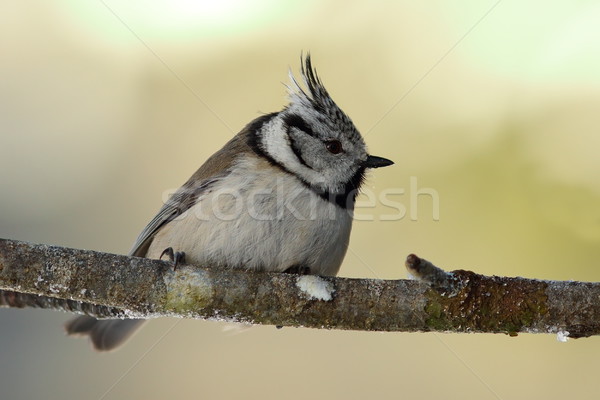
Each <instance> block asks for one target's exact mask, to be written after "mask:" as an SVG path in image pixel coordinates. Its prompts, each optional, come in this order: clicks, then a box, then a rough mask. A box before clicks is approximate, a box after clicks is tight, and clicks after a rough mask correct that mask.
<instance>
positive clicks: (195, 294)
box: [0, 239, 600, 337]
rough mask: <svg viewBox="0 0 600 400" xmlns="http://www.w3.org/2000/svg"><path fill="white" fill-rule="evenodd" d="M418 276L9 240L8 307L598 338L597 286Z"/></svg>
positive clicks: (429, 267)
mask: <svg viewBox="0 0 600 400" xmlns="http://www.w3.org/2000/svg"><path fill="white" fill-rule="evenodd" d="M406 267H407V268H408V270H409V272H411V274H413V275H414V276H416V277H417V278H418V279H420V280H374V279H348V278H333V277H317V276H313V275H305V276H298V275H291V274H279V273H262V272H247V271H240V270H231V269H223V268H219V269H217V268H203V267H202V268H201V267H196V266H181V267H177V269H176V270H173V268H172V267H171V264H170V263H167V262H164V261H160V260H150V259H145V258H138V257H128V256H122V255H115V254H107V253H99V252H94V251H87V250H77V249H70V248H64V247H56V246H47V245H38V244H29V243H25V242H19V241H15V240H7V239H0V306H4V307H37V308H47V309H54V310H63V311H69V312H77V313H84V314H88V315H92V316H95V317H99V318H108V317H114V318H125V317H127V318H156V317H185V318H201V319H217V320H227V321H236V322H248V323H253V324H271V325H280V326H305V327H313V328H326V329H351V330H367V331H403V332H416V331H443V332H490V333H508V334H511V335H516V334H517V333H518V332H531V333H557V332H558V333H560V334H561V335H569V336H571V337H582V336H591V335H597V334H599V333H600V301H598V299H600V284H598V283H587V282H572V281H569V282H560V281H542V280H535V279H524V278H506V277H496V276H492V277H489V276H483V275H479V274H475V273H473V272H470V271H453V272H445V271H443V270H441V269H439V268H437V267H435V266H434V265H433V264H431V263H429V262H428V261H426V260H423V259H421V258H419V257H417V256H415V255H410V256H409V257H408V258H407V261H406Z"/></svg>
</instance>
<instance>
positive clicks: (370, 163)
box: [363, 156, 394, 168]
mask: <svg viewBox="0 0 600 400" xmlns="http://www.w3.org/2000/svg"><path fill="white" fill-rule="evenodd" d="M393 164H394V162H393V161H392V160H388V159H387V158H383V157H377V156H369V157H367V160H366V161H365V162H363V166H364V167H367V168H381V167H387V166H388V165H393Z"/></svg>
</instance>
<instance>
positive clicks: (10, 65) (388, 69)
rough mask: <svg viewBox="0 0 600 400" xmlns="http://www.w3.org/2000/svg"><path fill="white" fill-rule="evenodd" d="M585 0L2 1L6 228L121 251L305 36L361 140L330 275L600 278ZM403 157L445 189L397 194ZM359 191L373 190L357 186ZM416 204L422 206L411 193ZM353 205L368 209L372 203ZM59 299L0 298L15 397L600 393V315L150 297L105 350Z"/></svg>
mask: <svg viewBox="0 0 600 400" xmlns="http://www.w3.org/2000/svg"><path fill="white" fill-rule="evenodd" d="M599 19H600V4H598V2H595V1H573V0H570V1H562V0H561V1H555V2H552V3H548V2H542V1H531V2H526V3H523V2H507V1H501V2H498V3H496V2H494V1H491V2H488V1H485V2H481V1H463V2H443V1H424V2H408V1H406V2H405V1H402V2H401V1H398V2H392V1H372V2H358V1H320V2H319V1H314V0H313V1H286V2H281V1H275V0H256V1H241V0H221V1H219V2H215V1H204V0H199V1H183V0H176V1H173V0H171V1H166V0H165V1H127V2H117V1H105V2H103V1H92V2H81V1H76V0H71V1H66V0H65V1H55V2H44V1H24V0H19V1H3V2H2V3H0V54H1V60H2V61H1V62H0V132H1V141H0V155H1V157H0V169H1V170H2V171H3V172H2V174H0V180H1V181H0V187H1V188H2V196H0V237H6V238H14V239H20V240H27V241H32V242H38V243H49V244H57V245H64V246H71V247H76V248H85V249H94V250H101V251H107V252H115V253H125V252H127V251H128V250H129V247H130V245H131V244H132V243H133V241H134V239H135V237H136V236H137V234H138V232H139V231H140V230H141V229H142V228H143V227H144V225H145V224H146V223H147V222H148V221H149V220H150V218H151V217H152V216H153V215H154V213H155V212H156V211H157V209H158V208H159V207H160V205H161V202H162V200H163V197H164V193H168V192H169V190H171V189H173V188H176V187H178V186H179V185H180V184H181V183H183V182H184V181H185V180H186V179H187V178H188V177H189V175H191V173H192V172H193V171H195V169H196V168H197V167H198V166H199V165H200V164H201V163H202V162H203V161H204V160H205V159H206V158H207V157H208V156H210V155H211V154H212V153H213V152H215V151H216V150H217V149H219V148H220V147H221V146H222V145H223V144H224V143H225V142H226V141H227V140H228V139H229V138H230V137H231V136H232V135H233V134H234V133H236V132H237V131H238V130H239V129H241V128H242V127H243V126H244V125H245V124H246V123H247V122H249V121H250V120H252V119H253V118H255V117H257V116H259V115H260V114H261V113H265V112H270V111H275V110H278V109H280V108H281V107H282V106H284V105H285V104H286V97H285V96H286V94H285V88H284V86H283V85H282V83H286V82H287V81H288V78H287V71H288V69H289V68H291V69H292V70H293V71H294V72H297V71H298V69H299V57H300V52H301V51H302V50H304V51H307V50H310V51H311V53H312V55H313V61H314V64H315V65H316V67H317V69H318V71H319V73H320V75H321V77H322V79H323V81H324V82H325V84H326V86H327V88H328V89H329V91H330V93H331V94H332V96H333V97H334V99H335V100H336V101H337V103H338V104H339V105H340V106H341V107H342V108H343V109H344V110H345V111H346V112H347V113H348V114H349V115H350V116H351V117H352V119H353V120H354V122H355V123H356V125H357V127H358V128H359V129H360V130H361V131H362V133H363V135H364V136H365V139H366V141H367V143H368V145H369V148H370V151H371V152H372V153H373V154H377V155H381V156H385V157H388V158H391V159H393V160H394V161H396V165H395V166H394V167H390V168H386V169H382V170H377V171H374V172H372V173H371V174H370V175H369V179H368V181H367V187H366V188H367V189H369V190H371V191H372V192H373V193H376V194H378V193H381V192H383V191H385V190H393V189H397V188H405V189H406V193H405V194H404V195H397V196H396V197H395V201H399V202H402V203H403V204H405V205H406V207H407V209H408V208H409V207H413V208H411V210H413V212H415V211H416V212H417V215H418V218H413V219H411V218H409V217H408V216H406V217H405V218H402V219H400V220H396V221H387V220H383V219H385V218H381V217H382V216H384V215H388V214H390V208H389V207H384V206H382V205H381V204H379V205H377V206H376V207H375V208H374V209H367V210H366V212H368V213H372V214H373V215H374V218H371V220H365V221H357V222H356V224H355V226H354V230H353V234H352V240H351V244H350V250H349V252H348V255H347V256H346V259H345V262H344V265H343V266H342V270H341V275H342V276H349V277H369V278H388V279H397V278H405V277H406V273H405V270H404V267H403V260H404V258H405V256H406V255H407V254H409V253H411V252H415V253H417V254H419V255H420V256H422V257H425V258H428V259H430V260H432V261H433V262H435V263H436V264H438V265H439V266H442V267H444V268H446V269H454V268H465V269H472V270H475V271H477V272H480V273H484V274H495V275H508V276H517V275H519V276H525V277H535V278H543V279H573V280H585V281H600V270H599V269H598V267H597V266H598V258H599V256H600V247H599V245H598V244H599V242H600V207H599V206H598V204H599V200H600V179H599V178H600V157H598V149H599V148H600V128H599V125H600V124H599V121H600V112H599V107H600V74H599V73H598V71H599V70H600V25H599V24H598V23H597V21H598V20H599ZM411 177H416V179H417V180H418V186H419V188H431V189H434V190H435V191H436V192H437V193H438V195H439V201H440V208H439V221H435V220H434V219H433V218H432V201H431V199H430V198H429V197H428V196H419V197H418V202H417V204H416V205H415V204H409V197H410V196H409V188H410V179H411ZM361 200H365V197H362V198H361ZM416 206H418V210H414V207H416ZM363 214H364V213H363ZM68 318H69V315H67V314H63V313H58V312H45V311H39V310H7V309H2V310H0V361H1V362H0V388H1V389H0V390H1V392H2V395H1V397H2V398H6V399H37V398H44V399H83V398H86V399H122V398H144V399H165V398H194V397H197V398H209V399H228V398H240V397H244V398H250V399H271V398H290V399H296V398H297V399H300V398H303V399H304V398H330V399H335V398H345V399H363V398H366V397H369V398H410V399H431V398H441V397H444V398H460V399H532V398H544V399H564V398H577V399H596V398H598V395H599V393H600V381H599V380H598V379H596V378H595V374H596V371H597V370H598V367H599V365H600V357H599V356H598V354H599V353H600V340H599V339H598V338H589V339H580V340H570V341H569V342H567V343H559V342H557V340H556V337H555V336H554V335H519V336H518V337H516V338H510V337H508V336H504V335H465V334H463V335H454V334H431V333H429V334H390V333H365V332H335V331H321V330H310V329H293V328H285V329H282V330H277V329H275V328H274V327H271V326H267V327H254V328H252V329H249V330H246V331H244V332H243V333H239V334H238V333H237V331H235V330H233V331H232V330H227V331H224V329H223V328H224V326H225V325H224V324H222V323H218V322H207V321H189V320H181V321H179V322H177V321H176V320H167V319H165V320H157V321H153V322H152V323H151V324H148V325H147V326H146V327H145V329H143V330H142V331H141V332H140V333H139V334H138V335H137V336H136V337H135V338H134V339H133V340H132V341H131V342H129V343H128V344H127V345H126V346H125V347H123V348H122V349H120V350H119V351H117V352H115V353H110V354H97V353H94V352H93V351H92V350H91V348H90V346H89V343H87V342H86V341H84V340H75V339H71V338H67V337H65V336H64V335H63V332H62V328H61V325H62V322H63V321H65V320H66V319H68Z"/></svg>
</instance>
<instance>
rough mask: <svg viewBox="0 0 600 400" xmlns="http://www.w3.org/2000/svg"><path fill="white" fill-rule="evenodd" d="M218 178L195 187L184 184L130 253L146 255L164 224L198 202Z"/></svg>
mask: <svg viewBox="0 0 600 400" xmlns="http://www.w3.org/2000/svg"><path fill="white" fill-rule="evenodd" d="M218 180H219V178H213V179H207V180H205V181H203V182H201V183H200V184H199V185H197V186H195V187H189V186H187V185H184V186H183V187H181V188H180V189H179V190H178V191H177V192H175V193H174V194H173V195H172V196H171V197H170V198H169V200H168V201H167V202H166V203H165V205H163V206H162V208H161V209H160V210H159V211H158V214H156V216H155V217H154V218H152V221H150V223H148V225H146V227H145V228H144V230H143V231H142V232H141V233H140V235H139V236H138V238H137V239H136V241H135V243H134V244H133V247H132V248H131V250H130V251H129V255H131V256H138V257H144V256H145V255H146V251H147V250H148V246H150V242H151V241H152V238H153V237H154V234H155V233H156V232H157V231H158V230H159V229H160V228H161V227H162V226H164V225H165V224H167V223H169V222H170V221H172V220H174V219H175V218H177V217H178V216H179V215H181V214H182V213H184V212H185V211H187V210H188V209H190V208H191V207H192V206H193V205H194V204H195V203H196V200H197V199H198V197H199V196H201V195H202V193H203V192H204V191H205V190H206V189H207V188H209V187H210V186H211V185H212V184H213V183H215V182H216V181H218Z"/></svg>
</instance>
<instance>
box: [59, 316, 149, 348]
mask: <svg viewBox="0 0 600 400" xmlns="http://www.w3.org/2000/svg"><path fill="white" fill-rule="evenodd" d="M144 322H145V320H143V319H101V320H99V319H96V318H94V317H90V316H88V315H81V316H79V317H77V318H73V319H72V320H69V321H68V322H67V323H66V324H65V330H66V331H67V334H68V335H73V336H89V337H90V339H91V340H92V344H93V345H94V349H96V350H98V351H109V350H113V349H116V348H117V347H119V346H120V345H122V344H123V343H124V342H125V341H126V340H127V339H129V337H131V335H132V334H133V333H134V332H135V331H136V330H137V329H138V328H140V327H141V325H142V324H143V323H144Z"/></svg>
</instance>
